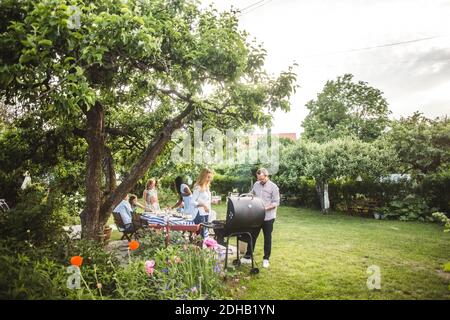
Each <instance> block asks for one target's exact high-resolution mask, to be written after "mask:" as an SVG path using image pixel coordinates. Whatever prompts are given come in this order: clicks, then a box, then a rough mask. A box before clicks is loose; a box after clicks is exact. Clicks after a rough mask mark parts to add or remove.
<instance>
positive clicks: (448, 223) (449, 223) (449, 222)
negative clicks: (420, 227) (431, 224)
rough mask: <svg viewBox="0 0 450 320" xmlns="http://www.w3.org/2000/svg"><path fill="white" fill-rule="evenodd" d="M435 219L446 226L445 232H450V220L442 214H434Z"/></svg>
mask: <svg viewBox="0 0 450 320" xmlns="http://www.w3.org/2000/svg"><path fill="white" fill-rule="evenodd" d="M433 217H434V218H436V219H438V220H440V221H441V222H442V223H443V224H444V232H450V219H449V218H448V217H447V216H446V215H445V214H444V213H442V212H435V213H433Z"/></svg>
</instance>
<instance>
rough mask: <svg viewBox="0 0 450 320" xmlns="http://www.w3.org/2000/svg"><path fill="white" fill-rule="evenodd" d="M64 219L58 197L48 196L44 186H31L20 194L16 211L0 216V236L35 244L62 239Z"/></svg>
mask: <svg viewBox="0 0 450 320" xmlns="http://www.w3.org/2000/svg"><path fill="white" fill-rule="evenodd" d="M67 219H68V216H67V214H66V212H65V211H64V207H63V206H62V205H61V202H60V198H59V197H58V195H57V194H56V193H50V194H47V190H46V189H45V187H44V186H41V185H33V186H32V187H29V188H27V189H26V190H25V192H23V193H22V194H21V201H20V202H19V204H18V205H17V206H16V207H15V208H13V209H11V211H9V212H2V213H0V234H1V237H2V238H3V239H5V238H13V239H15V240H17V241H30V242H32V243H34V244H43V243H48V242H53V241H55V239H58V238H59V237H60V236H61V234H62V232H63V228H62V227H63V226H64V224H65V223H66V222H67Z"/></svg>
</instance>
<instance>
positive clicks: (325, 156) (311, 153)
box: [282, 138, 393, 182]
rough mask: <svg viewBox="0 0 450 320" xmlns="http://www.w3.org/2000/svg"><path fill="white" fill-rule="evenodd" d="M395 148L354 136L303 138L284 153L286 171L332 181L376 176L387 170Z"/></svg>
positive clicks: (286, 172)
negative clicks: (324, 140)
mask: <svg viewBox="0 0 450 320" xmlns="http://www.w3.org/2000/svg"><path fill="white" fill-rule="evenodd" d="M392 159H393V153H392V150H391V149H389V148H386V147H385V146H379V145H377V144H370V143H366V142H362V141H360V140H354V139H351V138H342V139H336V140H332V141H330V142H327V143H323V144H319V143H316V142H309V141H299V142H298V143H297V144H296V145H294V146H293V147H292V148H290V149H288V150H287V152H286V153H285V154H284V159H283V160H282V163H283V164H284V168H285V170H284V172H285V174H286V175H288V176H290V177H291V179H292V178H295V177H300V176H306V177H310V178H314V179H315V180H316V181H320V182H328V181H330V180H332V179H335V178H341V177H349V178H356V177H358V176H361V177H363V178H368V179H373V178H377V177H380V176H381V175H382V174H384V173H386V171H387V169H388V166H389V165H388V163H390V162H391V161H392Z"/></svg>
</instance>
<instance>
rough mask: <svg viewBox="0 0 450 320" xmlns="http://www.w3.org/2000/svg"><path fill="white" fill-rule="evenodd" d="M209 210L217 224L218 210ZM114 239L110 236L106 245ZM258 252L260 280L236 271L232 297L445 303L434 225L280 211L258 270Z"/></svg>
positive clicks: (443, 249)
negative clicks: (377, 278) (373, 287)
mask: <svg viewBox="0 0 450 320" xmlns="http://www.w3.org/2000/svg"><path fill="white" fill-rule="evenodd" d="M213 209H214V210H216V211H217V213H218V218H223V217H224V214H225V210H226V207H225V205H224V204H222V205H218V206H214V207H213ZM109 222H110V223H113V221H112V220H111V221H109ZM119 237H120V233H119V232H117V231H115V232H113V235H112V240H114V239H118V238H119ZM230 242H231V243H232V244H233V245H234V244H235V240H234V239H233V240H231V241H230ZM262 251H263V237H262V234H261V235H260V237H259V239H258V242H257V244H256V250H255V257H256V261H257V263H258V264H259V265H260V270H261V271H260V274H258V275H255V276H251V277H250V278H249V277H248V276H247V271H248V267H247V266H242V267H240V270H243V271H245V277H244V276H242V277H241V278H240V280H239V283H234V284H233V286H232V287H233V290H232V295H233V297H234V298H240V299H450V290H449V283H450V278H449V277H445V276H446V275H447V274H444V273H442V272H441V270H442V266H443V264H444V263H445V262H447V261H450V234H448V233H444V232H443V229H442V227H441V226H439V225H437V224H431V223H419V222H401V221H384V220H383V221H380V220H374V219H369V218H361V217H352V216H347V215H343V214H338V213H331V214H328V215H322V214H321V213H320V212H319V211H316V210H311V209H304V208H294V207H280V208H279V209H278V218H277V220H276V222H275V226H274V233H273V247H272V257H271V259H270V268H269V269H263V268H262V267H261V265H262ZM371 265H377V266H379V267H380V270H381V290H378V291H370V290H368V288H367V285H366V281H367V278H368V277H369V274H367V273H366V272H367V268H368V267H369V266H371ZM242 287H245V288H246V289H242Z"/></svg>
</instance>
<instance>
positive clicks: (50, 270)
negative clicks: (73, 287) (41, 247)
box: [0, 242, 69, 300]
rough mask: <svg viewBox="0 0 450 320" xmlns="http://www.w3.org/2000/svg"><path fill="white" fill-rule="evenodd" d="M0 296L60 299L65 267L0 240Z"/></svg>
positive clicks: (64, 287)
mask: <svg viewBox="0 0 450 320" xmlns="http://www.w3.org/2000/svg"><path fill="white" fill-rule="evenodd" d="M0 268H1V270H2V272H0V288H1V290H0V298H1V299H29V300H33V299H38V300H42V299H63V298H64V296H65V295H66V294H68V293H69V290H68V289H67V287H66V281H67V274H66V269H65V268H64V266H62V265H61V264H58V263H55V262H54V261H52V260H50V259H49V258H47V257H45V256H42V257H39V259H36V260H34V259H31V258H30V256H28V255H25V254H23V253H16V252H14V251H12V250H9V249H7V248H6V247H5V245H4V243H3V242H2V243H1V244H0Z"/></svg>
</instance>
